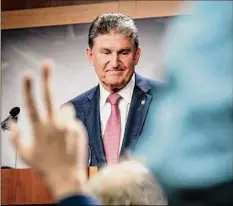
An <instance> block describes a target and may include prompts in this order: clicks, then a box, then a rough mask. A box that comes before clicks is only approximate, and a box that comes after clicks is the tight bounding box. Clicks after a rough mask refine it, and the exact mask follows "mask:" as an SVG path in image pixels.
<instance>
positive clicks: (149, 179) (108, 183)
mask: <svg viewBox="0 0 233 206" xmlns="http://www.w3.org/2000/svg"><path fill="white" fill-rule="evenodd" d="M86 187H87V190H88V191H89V192H90V194H92V195H94V196H95V197H96V198H98V199H99V200H100V201H101V202H102V203H103V204H104V205H167V201H166V198H165V197H164V194H163V191H162V190H161V187H160V185H159V183H158V182H157V180H156V179H155V178H154V177H153V176H152V174H151V172H150V171H149V170H148V168H147V167H145V166H144V165H143V164H142V163H141V162H139V161H137V160H134V159H127V160H123V161H121V162H119V163H118V164H114V165H109V166H106V167H103V169H101V170H100V171H98V173H97V174H96V175H94V176H93V177H91V178H90V180H89V181H88V182H87V185H86Z"/></svg>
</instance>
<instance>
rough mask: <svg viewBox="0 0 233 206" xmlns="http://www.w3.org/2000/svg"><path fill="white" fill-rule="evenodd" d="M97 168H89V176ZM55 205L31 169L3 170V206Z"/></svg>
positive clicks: (42, 183) (39, 178) (40, 180)
mask: <svg viewBox="0 0 233 206" xmlns="http://www.w3.org/2000/svg"><path fill="white" fill-rule="evenodd" d="M97 171H98V168H97V167H89V168H88V175H89V177H91V176H93V175H94V174H95V173H96V172H97ZM48 204H54V202H53V199H52V197H51V196H50V194H49V191H48V189H47V187H46V185H45V183H44V182H43V180H42V179H41V177H39V176H38V175H37V174H36V173H35V172H34V171H32V170H31V169H2V170H1V205H48Z"/></svg>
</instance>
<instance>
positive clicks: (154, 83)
mask: <svg viewBox="0 0 233 206" xmlns="http://www.w3.org/2000/svg"><path fill="white" fill-rule="evenodd" d="M136 78H137V79H138V80H139V81H140V83H141V82H143V84H148V85H149V87H150V88H151V89H152V90H153V89H158V88H161V87H163V85H164V84H165V82H164V81H162V80H158V79H150V78H147V77H143V76H141V75H139V74H136Z"/></svg>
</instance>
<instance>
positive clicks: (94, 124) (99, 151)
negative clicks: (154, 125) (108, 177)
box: [69, 74, 158, 166]
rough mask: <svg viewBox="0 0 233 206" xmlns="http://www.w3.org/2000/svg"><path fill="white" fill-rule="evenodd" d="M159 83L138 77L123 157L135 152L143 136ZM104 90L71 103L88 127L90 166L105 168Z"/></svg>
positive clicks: (91, 92)
mask: <svg viewBox="0 0 233 206" xmlns="http://www.w3.org/2000/svg"><path fill="white" fill-rule="evenodd" d="M157 85H158V83H156V82H155V81H153V80H149V79H146V78H143V77H141V76H139V75H138V74H136V75H135V87H134V91H133V96H132V100H131V105H130V109H129V113H128V119H127V123H126V127H125V134H124V139H123V143H122V147H121V151H120V156H122V155H123V154H124V153H125V152H126V151H128V150H130V151H133V150H134V149H135V146H136V144H137V142H138V139H139V136H140V135H141V134H142V132H143V126H144V123H145V120H146V116H147V113H148V109H149V106H150V104H151V101H152V98H153V96H154V95H152V93H154V92H155V90H156V88H157ZM99 99H100V89H99V85H98V86H96V87H94V88H92V89H90V90H88V91H87V92H85V93H83V94H81V95H79V96H77V97H75V98H74V99H72V100H70V101H69V102H70V103H72V104H73V105H74V107H75V110H76V117H77V118H79V119H80V120H81V121H82V122H83V124H84V125H85V127H86V129H87V131H88V136H89V160H90V161H89V165H90V166H102V165H103V164H105V163H106V157H105V152H104V147H103V142H102V133H101V122H100V107H99Z"/></svg>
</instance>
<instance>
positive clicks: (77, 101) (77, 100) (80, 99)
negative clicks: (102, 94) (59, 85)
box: [66, 86, 98, 105]
mask: <svg viewBox="0 0 233 206" xmlns="http://www.w3.org/2000/svg"><path fill="white" fill-rule="evenodd" d="M97 87H98V86H95V87H93V88H91V89H89V90H87V91H86V92H84V93H82V94H80V95H78V96H76V97H74V98H72V99H70V100H69V101H67V102H66V103H71V104H73V105H83V104H85V103H86V102H87V101H88V100H89V99H88V97H90V96H91V95H93V93H95V91H96V89H97Z"/></svg>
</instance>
